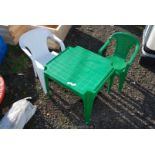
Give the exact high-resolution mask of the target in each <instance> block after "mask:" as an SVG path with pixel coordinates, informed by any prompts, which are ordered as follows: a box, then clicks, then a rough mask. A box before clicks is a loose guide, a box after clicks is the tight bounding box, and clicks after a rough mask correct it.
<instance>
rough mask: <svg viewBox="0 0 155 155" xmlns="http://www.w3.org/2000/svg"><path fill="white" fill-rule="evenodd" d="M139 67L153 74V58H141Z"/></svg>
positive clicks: (154, 68) (154, 60)
mask: <svg viewBox="0 0 155 155" xmlns="http://www.w3.org/2000/svg"><path fill="white" fill-rule="evenodd" d="M139 63H140V65H141V66H143V67H144V68H147V69H148V70H149V71H151V72H153V73H155V58H149V57H141V59H140V61H139Z"/></svg>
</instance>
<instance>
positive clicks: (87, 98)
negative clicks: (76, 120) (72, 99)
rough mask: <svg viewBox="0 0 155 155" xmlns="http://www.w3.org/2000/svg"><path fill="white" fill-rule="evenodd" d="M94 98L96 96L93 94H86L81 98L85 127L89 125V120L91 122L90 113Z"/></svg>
mask: <svg viewBox="0 0 155 155" xmlns="http://www.w3.org/2000/svg"><path fill="white" fill-rule="evenodd" d="M95 96H96V94H95V93H92V92H87V93H86V94H85V95H84V98H83V104H84V118H85V122H86V124H87V125H88V124H89V123H90V120H91V113H92V108H93V103H94V99H95Z"/></svg>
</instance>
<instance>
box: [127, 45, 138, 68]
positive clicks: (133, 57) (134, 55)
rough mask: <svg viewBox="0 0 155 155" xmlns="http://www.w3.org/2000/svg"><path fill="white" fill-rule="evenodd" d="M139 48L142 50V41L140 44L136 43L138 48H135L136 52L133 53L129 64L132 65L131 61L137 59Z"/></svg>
mask: <svg viewBox="0 0 155 155" xmlns="http://www.w3.org/2000/svg"><path fill="white" fill-rule="evenodd" d="M139 50H140V43H138V44H137V45H136V48H135V51H134V53H133V54H132V56H131V58H130V60H129V61H128V62H127V64H128V65H131V63H132V62H133V60H134V59H135V57H136V55H137V53H138V52H139Z"/></svg>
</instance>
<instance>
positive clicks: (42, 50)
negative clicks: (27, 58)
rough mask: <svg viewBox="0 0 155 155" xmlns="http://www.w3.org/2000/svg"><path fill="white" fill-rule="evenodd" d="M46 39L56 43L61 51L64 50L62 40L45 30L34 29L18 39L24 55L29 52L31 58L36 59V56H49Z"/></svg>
mask: <svg viewBox="0 0 155 155" xmlns="http://www.w3.org/2000/svg"><path fill="white" fill-rule="evenodd" d="M48 39H52V40H53V41H55V42H57V43H58V44H59V46H60V48H61V51H63V50H65V46H64V44H63V42H62V40H60V39H59V38H58V37H57V36H55V35H54V34H53V33H52V32H51V31H49V30H48V29H46V28H36V29H33V30H30V31H28V32H26V33H24V34H23V35H22V36H21V37H20V39H19V45H20V47H21V48H22V50H23V51H24V52H26V54H27V53H29V52H31V54H32V57H33V58H34V59H36V58H37V57H38V56H39V57H40V56H43V55H46V54H47V53H48V54H49V49H48V42H47V41H48ZM27 49H28V50H27ZM28 51H29V52H28Z"/></svg>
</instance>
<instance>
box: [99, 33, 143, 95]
mask: <svg viewBox="0 0 155 155" xmlns="http://www.w3.org/2000/svg"><path fill="white" fill-rule="evenodd" d="M113 39H114V40H115V47H114V52H113V54H112V55H110V56H107V57H106V58H107V59H108V60H109V61H111V63H112V65H113V67H114V70H115V71H114V74H113V75H112V76H111V77H110V80H109V84H108V90H107V92H108V93H109V92H110V90H111V87H112V85H113V80H114V77H115V76H118V77H119V86H118V91H119V92H121V91H122V88H123V84H124V81H125V78H126V76H127V73H128V70H129V67H130V66H131V63H132V62H133V60H134V59H135V57H136V55H137V53H138V51H139V50H140V43H139V40H138V39H137V38H136V37H135V36H133V35H131V34H130V33H126V32H116V33H114V34H113V35H112V36H110V37H109V39H108V40H107V41H106V42H105V44H104V45H103V46H102V47H101V48H100V49H99V51H98V53H99V54H100V55H103V54H104V52H103V51H105V50H106V49H107V47H108V46H109V45H110V43H111V42H112V40H113ZM131 48H134V51H133V53H132V55H131V57H130V59H129V60H126V59H127V57H128V54H129V51H130V49H131Z"/></svg>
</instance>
